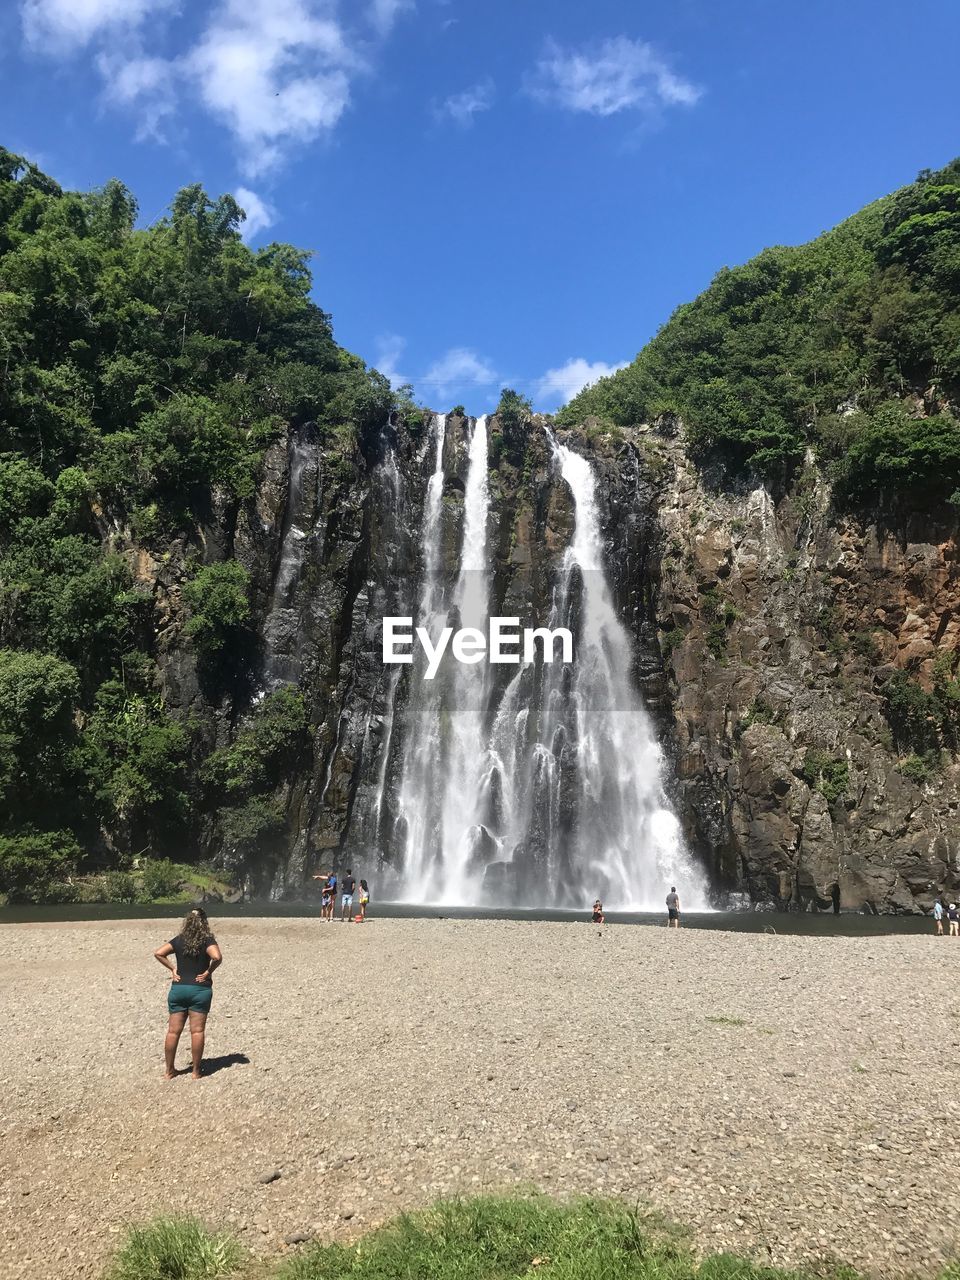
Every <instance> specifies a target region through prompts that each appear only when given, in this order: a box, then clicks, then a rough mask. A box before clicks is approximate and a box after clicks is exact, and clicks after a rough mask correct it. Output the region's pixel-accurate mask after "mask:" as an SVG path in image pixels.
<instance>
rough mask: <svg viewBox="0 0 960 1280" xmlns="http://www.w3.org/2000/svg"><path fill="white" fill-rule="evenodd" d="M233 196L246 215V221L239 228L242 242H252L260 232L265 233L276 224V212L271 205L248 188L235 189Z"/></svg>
mask: <svg viewBox="0 0 960 1280" xmlns="http://www.w3.org/2000/svg"><path fill="white" fill-rule="evenodd" d="M233 194H234V196H235V197H236V201H237V204H238V205H239V206H240V208H241V209H242V210H243V211H244V213H245V214H246V215H247V217H246V221H245V222H244V223H243V225H242V226H241V228H240V234H241V235H242V236H243V238H244V240H252V239H253V238H254V236H256V235H259V234H260V232H261V231H266V230H267V228H268V227H272V226H273V224H274V223H275V222H276V220H277V211H276V209H274V207H273V205H272V204H269V203H268V202H267V201H266V200H264V199H263V198H262V197H261V196H258V195H257V193H256V192H255V191H251V190H250V188H249V187H237V189H236V191H235V192H234V193H233Z"/></svg>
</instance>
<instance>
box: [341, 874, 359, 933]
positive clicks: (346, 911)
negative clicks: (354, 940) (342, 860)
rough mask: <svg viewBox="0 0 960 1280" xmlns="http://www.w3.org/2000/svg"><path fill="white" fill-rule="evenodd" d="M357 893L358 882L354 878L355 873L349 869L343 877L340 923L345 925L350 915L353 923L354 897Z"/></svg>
mask: <svg viewBox="0 0 960 1280" xmlns="http://www.w3.org/2000/svg"><path fill="white" fill-rule="evenodd" d="M356 891H357V882H356V880H355V879H354V878H353V872H352V871H351V870H350V868H349V867H347V874H346V875H345V876H344V877H343V881H342V883H341V885H340V923H341V924H343V922H344V920H346V918H347V916H348V915H349V917H350V921H351V923H352V922H353V895H354V894H355V893H356Z"/></svg>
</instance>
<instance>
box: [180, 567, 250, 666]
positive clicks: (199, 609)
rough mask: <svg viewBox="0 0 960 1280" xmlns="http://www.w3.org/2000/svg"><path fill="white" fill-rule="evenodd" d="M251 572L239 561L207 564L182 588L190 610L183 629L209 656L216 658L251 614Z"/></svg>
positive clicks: (199, 649)
mask: <svg viewBox="0 0 960 1280" xmlns="http://www.w3.org/2000/svg"><path fill="white" fill-rule="evenodd" d="M249 584H250V575H249V574H248V573H247V571H246V569H244V567H243V565H240V564H237V562H236V560H221V561H219V562H218V563H217V564H208V565H205V566H204V567H203V568H202V569H201V570H200V571H199V573H197V575H196V576H195V577H194V578H193V579H192V580H191V581H190V582H188V583H186V585H185V586H184V588H183V598H184V600H185V601H186V603H187V605H188V606H189V608H190V610H191V616H190V617H189V618H188V619H187V622H186V625H185V626H184V632H185V634H186V635H188V636H189V637H190V639H191V640H192V641H193V643H194V644H195V645H196V646H197V650H198V651H199V652H200V654H202V655H203V656H204V657H206V658H211V657H214V656H215V655H217V654H219V653H220V652H221V650H223V649H224V648H225V647H226V646H227V645H228V644H229V643H230V641H231V640H235V639H236V637H237V633H238V632H239V630H240V629H241V628H242V627H243V626H244V625H245V624H246V622H247V621H248V619H249V617H250V601H249V599H248V598H247V588H248V586H249Z"/></svg>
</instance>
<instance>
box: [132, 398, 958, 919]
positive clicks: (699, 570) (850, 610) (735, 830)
mask: <svg viewBox="0 0 960 1280" xmlns="http://www.w3.org/2000/svg"><path fill="white" fill-rule="evenodd" d="M547 425H548V424H547V423H545V422H544V421H543V420H535V421H534V423H532V424H526V425H525V426H523V427H515V426H514V427H511V426H501V424H499V423H498V422H497V421H496V420H494V421H493V422H492V423H491V441H492V449H491V470H490V488H491V521H492V524H493V528H492V529H491V532H490V543H491V545H492V546H493V547H494V548H495V555H494V563H493V575H492V577H493V581H492V587H491V593H492V606H491V607H492V610H493V611H494V612H499V613H506V614H511V615H513V614H517V615H519V616H521V617H522V618H524V617H525V618H537V617H543V616H544V613H545V604H546V602H547V601H548V599H549V591H550V584H551V582H552V581H553V580H554V576H555V569H556V566H557V563H558V560H559V558H560V557H561V556H562V553H563V549H564V548H565V546H566V545H567V543H568V541H569V538H570V533H571V529H572V519H573V516H572V505H571V500H570V495H569V492H568V491H567V489H566V485H565V484H564V482H563V481H562V480H561V479H560V477H559V473H558V471H557V468H556V466H555V464H554V462H553V460H552V455H551V449H550V445H549V440H548V436H547V432H546V429H545V428H546V427H547ZM431 428H432V420H431V418H430V417H429V416H427V417H426V418H425V420H424V422H423V423H422V424H414V425H413V427H407V426H404V425H402V424H400V423H391V424H386V425H385V426H384V427H383V429H382V430H380V431H379V432H378V433H372V434H370V436H369V438H365V439H363V440H361V441H359V442H356V441H354V440H352V439H345V440H344V441H340V440H337V439H331V438H329V437H327V438H321V436H320V434H319V433H318V432H317V431H316V429H315V428H314V427H312V426H311V425H310V424H307V425H305V426H301V427H299V428H297V429H295V430H291V432H289V433H288V435H287V436H286V437H285V438H283V439H281V440H279V441H278V442H277V443H275V444H274V445H273V446H272V447H271V448H270V450H269V451H268V453H267V455H266V459H265V463H264V467H263V472H262V478H261V481H260V483H259V485H258V488H257V491H256V493H255V495H254V496H253V497H252V498H251V499H250V500H249V501H248V502H246V503H243V504H239V505H233V506H230V505H226V504H218V502H217V501H216V498H214V501H213V503H212V506H211V514H210V519H209V523H208V524H207V526H205V527H204V528H203V529H202V530H200V531H199V537H198V541H199V543H200V545H201V546H202V556H203V557H204V558H205V559H207V560H208V561H209V560H217V559H221V558H224V557H225V556H233V557H235V558H236V559H237V560H238V561H239V562H240V563H241V564H243V565H244V567H245V568H246V569H247V570H248V572H249V574H250V580H251V599H252V606H253V612H254V631H255V644H254V645H253V647H252V649H251V654H250V658H249V669H248V671H247V673H246V679H245V681H242V682H241V683H240V684H239V685H235V686H232V687H230V688H227V689H223V688H220V689H216V688H211V687H209V686H208V685H206V684H205V683H204V680H203V678H202V674H201V673H198V668H197V663H196V661H195V657H194V655H193V653H192V651H191V649H190V646H189V644H188V643H187V642H186V640H185V639H184V636H183V623H184V620H185V619H184V606H183V604H182V601H181V595H180V592H181V585H182V583H183V581H184V580H185V578H187V577H188V576H189V575H190V573H191V572H192V571H193V569H194V568H195V563H196V548H195V547H194V548H193V549H192V550H191V549H188V548H187V547H186V546H184V545H180V544H176V545H174V546H171V547H170V548H168V549H167V550H166V552H165V554H164V555H162V556H158V555H156V553H154V554H153V555H151V554H150V553H149V552H147V551H146V550H144V549H143V548H134V549H133V550H131V551H130V557H131V564H132V567H133V570H134V575H135V578H136V581H137V586H138V590H140V591H141V592H142V593H144V594H145V595H149V596H151V597H152V600H153V607H154V619H155V634H156V636H157V644H158V658H159V662H160V669H161V678H162V682H163V693H164V696H165V699H166V701H167V704H168V705H169V706H170V707H171V708H173V709H174V710H176V711H178V712H179V713H181V714H183V715H184V716H185V717H190V718H191V720H192V722H193V723H195V724H199V725H200V727H201V729H200V744H201V748H202V749H203V750H210V749H212V748H213V747H215V746H222V745H224V744H225V743H228V742H229V741H231V739H232V738H233V737H234V736H235V735H236V733H237V732H238V730H239V729H240V728H241V727H242V726H243V724H244V723H245V720H246V718H247V717H248V716H249V714H250V713H251V708H253V707H255V706H256V704H257V701H258V699H259V698H260V697H261V696H262V695H263V693H264V692H266V691H269V689H270V688H273V687H276V686H277V685H279V684H281V683H289V682H292V683H296V684H297V685H299V687H300V688H301V689H302V690H303V692H304V695H305V699H306V702H307V706H308V709H309V716H310V723H311V734H312V752H311V753H310V754H309V757H306V756H305V758H304V761H303V765H302V768H301V769H300V770H299V771H298V772H297V773H296V774H295V776H292V777H291V778H290V779H289V780H288V782H287V783H286V785H285V786H284V788H283V792H282V795H281V797H280V799H281V800H282V803H283V806H284V810H285V812H286V814H287V830H286V833H285V834H284V835H283V836H282V837H281V838H278V839H277V840H276V841H274V843H273V844H272V845H271V847H270V848H269V849H267V850H265V851H264V852H263V853H262V854H261V855H258V857H257V859H256V860H255V861H254V862H253V863H252V864H249V865H247V866H246V868H245V870H246V872H247V879H248V886H249V888H250V889H251V890H254V891H257V892H270V893H273V894H282V893H296V892H299V891H300V889H301V888H302V886H303V883H304V881H305V878H306V876H307V875H308V874H309V872H310V871H311V870H312V869H313V868H314V867H315V866H316V865H317V864H318V863H320V862H324V861H326V859H327V858H329V857H331V856H333V854H334V851H336V855H337V856H338V857H339V858H347V859H349V858H350V857H351V856H355V857H356V858H357V859H358V860H360V859H366V860H367V865H369V859H370V858H372V857H381V858H384V859H386V860H387V861H388V862H389V860H390V859H391V857H393V856H395V852H396V851H395V848H394V843H393V834H392V832H393V825H394V819H395V814H394V811H393V806H394V805H395V801H396V794H397V788H398V785H399V778H398V776H397V768H398V760H399V751H398V742H399V738H400V736H401V735H402V732H403V725H404V723H405V714H406V698H407V688H406V684H405V680H404V677H403V672H402V671H401V670H399V669H397V668H385V667H384V665H383V663H382V661H381V660H380V652H379V645H380V621H381V619H382V617H383V616H384V615H386V614H390V613H396V614H410V613H413V612H415V607H414V606H415V601H416V598H417V590H418V582H417V574H418V572H419V564H420V561H421V548H420V546H419V543H418V533H417V531H418V529H419V528H420V527H421V521H422V515H423V503H424V496H425V492H426V486H427V481H428V478H429V476H430V473H431V471H432V469H433V465H434V455H433V452H432V440H433V436H432V430H431ZM468 441H469V423H468V422H467V421H466V420H461V419H458V418H456V417H453V416H451V417H450V418H449V420H448V423H447V431H446V440H445V447H444V455H443V475H444V481H443V514H442V520H443V547H444V552H443V555H444V561H445V563H444V569H445V571H447V572H454V571H455V568H456V563H457V554H458V547H459V537H460V531H461V524H462V517H463V496H464V484H465V477H466V466H467V445H468ZM569 441H570V443H572V444H573V446H574V447H575V448H576V449H577V450H578V451H580V452H584V453H586V454H588V456H589V457H590V460H591V462H592V464H593V466H594V469H595V471H596V473H597V479H598V490H599V492H600V494H601V497H602V504H603V520H604V534H605V538H606V543H607V548H608V556H607V561H608V567H609V578H610V581H611V586H612V589H613V591H614V593H615V596H616V599H617V603H618V606H619V608H620V611H621V616H622V618H623V620H624V621H625V623H626V625H627V626H628V628H629V630H630V632H631V635H632V637H633V640H634V647H635V670H636V676H637V679H638V682H639V684H640V687H641V689H642V691H643V694H644V697H645V700H646V703H647V706H648V708H649V709H650V711H651V713H652V714H653V716H654V717H655V719H656V721H657V723H658V725H659V728H660V731H661V736H662V740H663V742H664V745H665V748H666V754H667V756H668V760H669V773H670V776H671V782H670V789H671V794H672V798H673V801H674V803H675V805H676V808H677V811H678V813H679V815H680V817H681V820H682V823H683V826H684V830H685V832H686V836H687V840H688V842H689V844H690V846H691V848H692V850H693V851H694V852H695V854H696V855H697V856H698V858H699V859H700V860H701V861H702V862H703V864H704V865H705V866H706V867H707V868H708V869H709V872H710V877H711V880H712V882H713V884H714V886H715V888H716V890H717V893H718V896H720V897H723V896H724V895H725V894H726V893H727V892H728V891H736V892H739V893H742V894H744V895H746V896H748V897H749V898H750V899H751V900H753V901H755V902H760V903H766V904H770V905H775V906H778V907H809V908H818V909H824V910H829V909H831V908H832V907H834V906H836V905H838V904H840V905H842V906H844V907H849V908H856V909H868V910H869V909H873V910H878V911H891V910H897V911H914V910H919V909H921V908H924V907H926V906H927V905H929V903H930V901H931V900H932V895H933V893H934V891H935V890H938V889H941V888H947V889H949V888H953V887H956V888H957V889H958V890H960V863H958V836H957V835H956V833H955V823H954V818H955V815H956V813H957V808H958V803H960V769H958V768H957V767H956V766H955V765H953V764H947V765H946V766H945V767H944V768H943V769H942V770H941V771H940V772H938V773H935V774H933V775H931V776H930V777H929V778H928V779H927V780H920V781H918V780H914V777H915V772H914V777H911V776H908V774H909V773H910V770H908V771H907V773H906V774H905V773H904V771H903V761H902V760H901V759H900V757H899V756H898V754H897V753H896V752H895V751H894V749H893V745H892V740H891V736H890V731H889V727H888V725H887V722H886V719H885V717H884V710H883V689H884V686H885V683H886V681H887V680H888V679H889V677H890V674H891V673H892V672H893V671H895V670H898V669H900V670H903V669H908V668H909V669H910V670H912V671H915V672H916V674H917V676H918V678H919V679H920V680H921V681H927V682H929V680H930V678H931V673H932V667H933V662H934V660H935V658H936V655H937V654H938V653H943V652H944V651H952V650H953V649H954V648H955V647H956V644H957V640H958V637H960V579H958V575H957V541H956V526H955V523H954V521H953V520H952V519H951V518H948V517H946V516H944V517H942V518H941V519H939V520H938V519H935V518H933V517H927V518H924V519H923V520H919V519H915V520H914V521H913V523H911V524H908V525H906V526H904V527H898V528H892V527H884V526H883V525H882V524H880V523H878V522H871V521H870V520H868V519H857V518H855V517H853V516H850V515H838V514H837V513H836V512H835V511H834V509H833V506H832V503H831V494H830V491H829V487H828V485H827V484H826V483H825V481H824V480H823V478H822V477H821V476H820V474H819V473H818V471H817V470H816V468H815V466H814V464H813V460H812V459H810V460H808V463H807V466H806V467H805V469H804V472H803V474H802V476H801V478H800V481H799V483H798V484H797V485H796V486H795V488H794V490H793V492H792V493H791V494H790V495H788V496H785V497H781V498H780V499H779V500H776V501H775V499H774V497H773V495H772V494H771V493H770V492H769V491H768V490H767V489H766V488H764V487H762V486H760V485H756V484H754V485H751V484H750V483H749V482H746V481H738V482H736V483H730V482H728V481H726V480H725V479H724V478H723V477H720V476H718V475H712V474H710V473H701V472H700V471H699V470H698V469H697V468H696V467H694V466H693V464H692V463H691V462H690V460H689V459H688V458H687V456H686V453H685V451H684V447H683V441H682V435H681V434H680V433H679V428H678V426H677V424H674V423H671V422H669V421H666V422H663V423H660V424H658V425H655V426H651V427H646V428H640V429H637V430H633V431H620V432H616V433H608V432H605V431H604V430H603V429H602V428H601V427H600V426H599V425H598V424H590V423H588V424H587V425H586V426H585V428H583V429H582V430H580V431H578V432H572V433H569ZM204 839H205V841H206V844H207V852H209V853H212V854H214V855H215V856H217V857H219V858H220V859H222V860H225V861H229V860H230V857H231V852H230V850H229V849H228V848H225V847H223V845H222V842H220V840H219V837H218V834H217V830H216V826H215V823H214V822H213V820H212V819H210V818H208V819H207V822H206V826H205V835H204Z"/></svg>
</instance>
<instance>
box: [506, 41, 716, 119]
mask: <svg viewBox="0 0 960 1280" xmlns="http://www.w3.org/2000/svg"><path fill="white" fill-rule="evenodd" d="M527 92H528V93H530V94H531V95H532V96H533V97H534V98H537V99H539V100H540V101H541V102H545V103H548V104H550V105H552V106H558V107H563V108H565V109H566V110H568V111H586V112H589V113H590V114H591V115H596V116H612V115H615V114H616V113H617V112H619V111H640V112H645V113H647V114H653V113H655V112H657V111H659V110H660V109H661V108H663V107H672V106H685V107H691V106H693V105H694V103H696V102H697V101H698V100H699V98H700V97H701V94H702V90H701V89H700V88H698V87H697V86H696V85H695V84H692V83H691V82H690V81H689V80H684V79H683V78H682V77H681V76H678V75H677V74H676V73H675V72H674V71H673V70H672V69H671V68H670V66H669V64H668V63H667V62H666V60H665V59H664V58H663V57H662V56H661V55H660V54H659V53H657V51H656V50H655V49H654V48H653V46H652V45H649V44H647V43H646V42H645V41H643V40H629V39H627V37H626V36H616V37H615V38H613V39H609V40H603V41H601V42H600V43H598V44H595V45H591V46H589V47H587V48H585V49H582V50H576V49H569V50H568V49H562V48H561V47H560V46H559V45H558V44H556V43H555V42H554V41H552V40H551V41H548V43H547V46H546V49H545V50H544V54H543V57H542V58H541V59H540V60H539V62H538V63H537V65H536V68H535V69H534V71H533V73H532V75H531V76H530V77H529V78H528V82H527Z"/></svg>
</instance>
